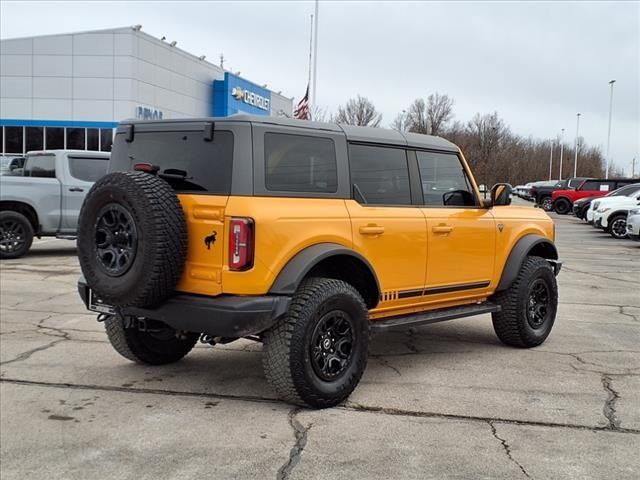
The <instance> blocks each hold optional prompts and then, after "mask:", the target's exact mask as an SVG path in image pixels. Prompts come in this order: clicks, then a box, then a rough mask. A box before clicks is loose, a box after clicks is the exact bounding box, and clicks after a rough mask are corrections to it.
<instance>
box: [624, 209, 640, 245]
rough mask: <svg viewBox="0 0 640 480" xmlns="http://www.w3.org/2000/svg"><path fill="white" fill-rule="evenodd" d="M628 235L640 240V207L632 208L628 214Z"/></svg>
mask: <svg viewBox="0 0 640 480" xmlns="http://www.w3.org/2000/svg"><path fill="white" fill-rule="evenodd" d="M627 236H628V237H629V238H630V239H631V240H635V241H636V242H640V208H632V209H631V210H629V214H628V215H627Z"/></svg>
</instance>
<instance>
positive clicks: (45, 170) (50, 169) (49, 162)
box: [24, 155, 56, 178]
mask: <svg viewBox="0 0 640 480" xmlns="http://www.w3.org/2000/svg"><path fill="white" fill-rule="evenodd" d="M24 176H25V177H43V178H56V157H55V156H53V155H31V156H29V157H27V161H26V162H25V168H24Z"/></svg>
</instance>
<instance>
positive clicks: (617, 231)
mask: <svg viewBox="0 0 640 480" xmlns="http://www.w3.org/2000/svg"><path fill="white" fill-rule="evenodd" d="M607 231H608V232H609V233H610V234H611V236H612V237H613V238H617V239H618V240H620V239H623V238H627V216H626V215H616V216H615V217H612V218H610V219H609V228H607Z"/></svg>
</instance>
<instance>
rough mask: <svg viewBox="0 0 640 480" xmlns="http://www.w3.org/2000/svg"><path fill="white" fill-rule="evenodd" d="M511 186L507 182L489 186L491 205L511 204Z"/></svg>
mask: <svg viewBox="0 0 640 480" xmlns="http://www.w3.org/2000/svg"><path fill="white" fill-rule="evenodd" d="M512 190H513V188H512V187H511V185H509V184H508V183H496V184H495V185H494V186H493V188H491V205H492V206H494V207H498V206H501V205H511V192H512Z"/></svg>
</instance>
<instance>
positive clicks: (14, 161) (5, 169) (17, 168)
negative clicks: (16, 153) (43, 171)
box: [0, 157, 24, 175]
mask: <svg viewBox="0 0 640 480" xmlns="http://www.w3.org/2000/svg"><path fill="white" fill-rule="evenodd" d="M22 167H24V157H3V158H2V162H1V163H0V175H14V174H16V173H20V174H22V173H21V171H22Z"/></svg>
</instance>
